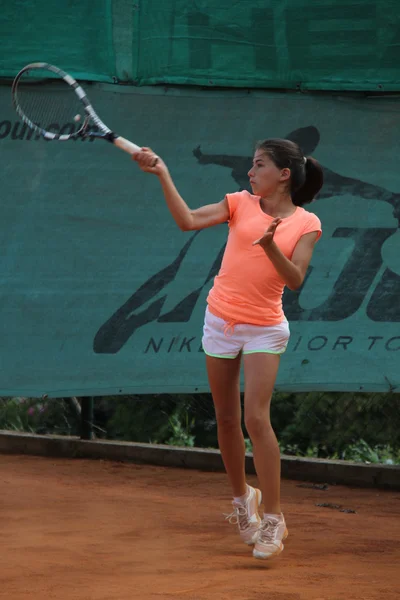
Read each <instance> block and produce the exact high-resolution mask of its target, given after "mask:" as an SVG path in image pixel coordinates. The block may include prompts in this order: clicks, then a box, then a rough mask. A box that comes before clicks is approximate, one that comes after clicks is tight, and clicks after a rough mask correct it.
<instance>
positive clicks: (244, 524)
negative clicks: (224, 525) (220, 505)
mask: <svg viewBox="0 0 400 600" xmlns="http://www.w3.org/2000/svg"><path fill="white" fill-rule="evenodd" d="M224 517H225V519H226V520H227V521H229V523H231V525H239V529H240V530H241V531H245V530H246V529H247V528H248V527H250V522H249V515H248V514H247V509H246V507H245V506H235V508H234V510H233V512H231V514H230V515H227V514H224Z"/></svg>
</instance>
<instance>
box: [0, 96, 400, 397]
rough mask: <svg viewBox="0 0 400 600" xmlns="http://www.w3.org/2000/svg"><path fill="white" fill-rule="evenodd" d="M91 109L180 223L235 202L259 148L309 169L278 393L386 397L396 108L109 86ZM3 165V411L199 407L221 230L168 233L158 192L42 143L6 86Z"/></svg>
mask: <svg viewBox="0 0 400 600" xmlns="http://www.w3.org/2000/svg"><path fill="white" fill-rule="evenodd" d="M90 98H91V100H92V102H93V104H94V106H95V107H96V109H97V110H98V112H99V115H100V116H101V118H103V119H104V120H105V122H106V123H107V124H109V125H110V126H111V127H112V128H113V129H115V130H116V131H117V132H119V133H120V134H122V135H124V136H126V137H128V138H130V139H132V141H135V142H137V143H139V144H144V145H149V146H151V147H153V148H154V149H155V150H156V151H157V152H158V153H160V154H161V155H162V156H163V157H164V158H165V160H166V161H167V163H168V165H169V167H170V170H171V172H172V175H173V177H174V179H175V181H176V184H177V186H178V189H179V190H180V192H181V194H182V195H183V197H184V198H185V199H186V200H187V202H188V203H189V205H190V206H191V207H193V208H195V207H198V206H200V205H202V204H204V203H209V202H213V201H219V200H220V199H222V198H223V196H224V194H225V193H227V192H233V191H236V190H239V189H242V188H245V187H247V185H248V180H247V176H246V173H247V170H248V167H249V164H250V162H251V157H252V151H253V144H254V142H255V141H256V140H258V139H260V138H263V137H289V138H290V139H293V140H296V141H297V142H299V143H300V144H301V146H302V148H303V150H304V152H306V153H307V154H312V155H313V156H315V157H316V158H317V159H318V160H319V161H320V162H321V164H322V165H323V167H324V169H325V177H326V183H325V186H324V188H323V191H322V193H321V196H320V198H319V199H318V201H317V202H315V203H314V204H312V206H311V209H312V210H313V211H314V212H315V213H316V214H317V215H318V216H319V217H320V219H321V221H322V224H323V236H322V238H321V240H320V242H319V243H318V245H317V247H316V251H315V254H314V256H313V259H312V264H311V267H310V270H309V273H308V276H307V279H306V281H305V283H304V285H303V288H302V289H301V290H300V291H298V292H287V293H285V298H284V300H285V310H286V314H287V317H288V319H289V320H290V325H291V333H292V335H291V341H290V345H289V348H288V350H287V352H286V353H285V354H284V356H283V358H282V364H281V369H280V373H279V377H278V382H277V383H278V387H279V388H280V389H284V390H364V391H367V390H372V391H374V390H376V391H380V390H382V391H383V390H385V391H387V390H391V389H393V390H396V389H398V386H399V385H400V368H399V366H400V242H399V240H400V238H399V230H398V227H399V219H400V171H399V164H398V162H399V151H400V142H399V137H398V131H399V125H400V113H399V107H398V101H397V100H396V99H393V100H390V99H363V100H360V99H355V98H351V97H349V96H346V97H320V96H314V97H313V96H303V95H297V94H293V95H288V94H278V93H268V92H261V91H260V92H253V93H245V92H241V91H237V92H233V91H232V92H220V91H217V90H215V91H211V90H208V91H207V92H206V91H204V92H201V91H195V90H188V89H183V90H182V89H178V88H177V89H175V90H168V91H164V90H163V89H161V88H156V89H155V88H139V89H136V90H135V89H133V90H132V89H131V88H122V87H118V88H117V87H115V86H112V85H109V86H107V85H105V86H100V85H94V86H93V87H92V89H91V90H90ZM64 125H67V124H60V127H61V126H64ZM70 126H71V127H72V126H73V124H70ZM0 156H1V162H2V169H1V203H2V218H1V221H0V236H1V237H0V239H1V248H2V253H1V270H0V306H1V320H0V323H1V340H2V344H1V354H0V373H1V376H0V394H1V395H27V396H40V395H42V394H48V395H49V396H68V395H81V396H83V395H103V394H114V393H116V394H119V393H130V392H132V393H133V392H135V393H146V392H148V393H152V392H154V393H156V392H195V391H204V390H207V389H208V385H207V380H206V372H205V365H204V354H203V353H202V351H201V348H200V342H201V332H202V322H203V315H204V310H205V299H206V296H207V293H208V290H209V288H210V286H211V284H212V279H213V277H214V275H215V274H216V272H217V270H218V266H219V262H220V259H221V253H222V251H223V248H224V244H225V241H226V236H227V226H226V225H220V226H218V227H214V228H211V229H208V230H204V231H200V232H185V233H183V232H181V231H180V230H179V229H178V228H177V227H176V225H175V224H174V222H173V221H172V218H171V216H170V214H169V212H168V210H167V208H166V206H165V204H164V200H163V196H162V193H161V190H160V185H159V182H158V180H157V178H155V177H154V176H151V175H148V174H144V173H142V172H141V171H140V170H139V169H138V167H137V165H136V164H135V163H133V162H131V161H130V159H129V157H128V156H127V155H126V154H125V153H123V152H120V151H119V150H117V149H116V148H114V147H112V146H111V145H109V144H107V143H105V142H103V141H100V140H96V141H94V142H90V141H71V142H66V143H62V142H46V141H44V140H42V139H37V138H36V136H35V135H31V134H30V133H29V132H28V131H27V130H26V128H24V127H23V126H22V125H21V123H19V122H18V119H17V118H16V116H15V114H14V113H13V110H12V108H11V105H10V90H9V88H6V87H2V88H0Z"/></svg>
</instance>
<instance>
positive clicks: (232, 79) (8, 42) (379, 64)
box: [0, 0, 400, 92]
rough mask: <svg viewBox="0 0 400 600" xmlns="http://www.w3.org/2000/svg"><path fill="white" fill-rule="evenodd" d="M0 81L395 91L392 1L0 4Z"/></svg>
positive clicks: (399, 18) (398, 38)
mask: <svg viewBox="0 0 400 600" xmlns="http://www.w3.org/2000/svg"><path fill="white" fill-rule="evenodd" d="M3 5H4V6H3V7H2V13H1V18H0V40H1V53H0V77H1V76H13V75H15V73H16V72H17V71H18V70H19V69H20V68H21V67H22V66H24V65H25V64H26V63H29V62H33V61H47V62H51V63H54V64H57V65H58V66H60V67H61V68H63V69H64V70H67V71H71V73H72V74H73V75H75V76H77V77H79V78H82V79H89V80H95V81H104V82H110V81H120V82H123V83H134V84H136V85H153V84H184V85H185V84H190V85H197V86H206V87H221V86H224V87H241V88H261V87H262V88H280V89H304V90H307V89H310V90H311V89H312V90H373V91H379V92H383V91H391V90H398V89H400V74H399V73H400V72H399V67H398V65H399V59H400V11H399V9H398V2H397V0H280V1H279V2H278V1H272V0H269V1H268V0H253V1H252V2H250V1H249V0H237V1H236V2H232V0H214V1H212V2H211V1H210V0H207V1H206V0H198V1H197V2H187V1H186V0H141V1H136V0H96V2H94V1H93V0H80V1H79V2H78V1H76V0H75V1H73V0H58V1H57V2H50V1H49V0H47V1H46V0H42V1H41V2H34V1H33V0H24V1H23V2H3Z"/></svg>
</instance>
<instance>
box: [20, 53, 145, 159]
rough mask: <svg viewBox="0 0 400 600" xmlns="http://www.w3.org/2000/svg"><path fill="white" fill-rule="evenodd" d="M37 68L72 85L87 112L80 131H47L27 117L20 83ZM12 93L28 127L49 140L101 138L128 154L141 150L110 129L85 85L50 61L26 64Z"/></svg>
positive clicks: (63, 140) (64, 140)
mask: <svg viewBox="0 0 400 600" xmlns="http://www.w3.org/2000/svg"><path fill="white" fill-rule="evenodd" d="M35 69H43V70H47V71H50V72H51V73H54V74H55V75H57V76H58V77H60V78H61V79H63V80H64V81H65V82H66V83H67V84H68V85H69V86H70V87H72V89H73V90H74V92H75V94H76V95H77V97H78V98H79V100H80V101H81V102H82V104H83V107H84V110H85V113H86V117H85V119H84V121H83V123H82V125H81V127H80V128H79V129H78V131H75V132H74V133H70V134H59V133H55V132H52V131H47V130H46V129H43V128H42V127H40V126H39V125H37V124H36V123H33V122H32V121H31V120H30V119H29V117H27V115H26V114H25V113H24V111H23V110H22V108H21V107H20V106H19V104H18V83H19V82H20V79H21V77H22V75H23V74H24V73H27V72H28V71H33V70H35ZM11 95H12V102H13V106H14V109H15V110H16V112H17V114H18V115H19V116H20V117H21V119H22V120H23V122H24V123H26V124H27V125H28V127H30V128H31V129H33V130H34V131H36V132H38V133H39V134H40V135H42V136H43V137H44V138H45V139H47V140H58V141H60V142H66V141H68V140H70V139H74V138H78V137H81V138H100V139H104V140H106V141H108V142H111V143H112V144H114V145H115V146H117V147H118V148H120V149H121V150H124V151H125V152H127V153H128V154H135V153H136V152H139V151H140V150H141V148H140V146H137V145H136V144H134V143H133V142H130V141H129V140H127V139H125V138H123V137H121V136H118V135H116V134H115V133H114V132H113V131H111V129H109V128H108V127H107V125H105V124H104V123H103V121H102V120H101V119H100V117H99V116H98V115H97V113H96V112H95V110H94V108H93V106H92V104H91V103H90V100H89V98H88V96H87V94H86V92H85V90H84V89H83V87H82V86H81V85H79V83H78V82H77V81H76V80H75V79H74V78H73V77H72V76H71V75H69V74H68V73H66V72H65V71H63V70H62V69H60V68H59V67H56V66H54V65H51V64H50V63H45V62H35V63H30V64H29V65H26V66H25V67H24V68H23V69H21V70H20V71H19V73H18V74H17V75H16V77H15V79H14V81H13V83H12V87H11ZM91 122H93V123H94V125H96V127H97V128H98V130H99V131H96V132H94V131H90V130H88V129H89V125H90V123H91Z"/></svg>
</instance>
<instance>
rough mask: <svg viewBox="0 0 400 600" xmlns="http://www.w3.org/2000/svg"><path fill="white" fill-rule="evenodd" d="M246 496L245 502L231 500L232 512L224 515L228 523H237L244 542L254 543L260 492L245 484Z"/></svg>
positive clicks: (258, 526)
mask: <svg viewBox="0 0 400 600" xmlns="http://www.w3.org/2000/svg"><path fill="white" fill-rule="evenodd" d="M247 489H248V496H247V499H246V501H245V502H243V503H240V502H235V500H234V501H233V502H232V506H233V509H234V510H233V512H232V513H231V514H230V515H226V519H227V520H229V523H233V524H237V526H238V528H239V534H240V537H241V538H242V540H243V541H244V543H245V544H248V545H249V546H251V545H252V544H255V542H256V540H257V537H258V532H259V528H260V523H261V518H260V515H259V514H258V507H259V506H260V504H261V500H262V494H261V491H260V490H258V489H257V488H253V487H251V486H250V485H248V486H247Z"/></svg>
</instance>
